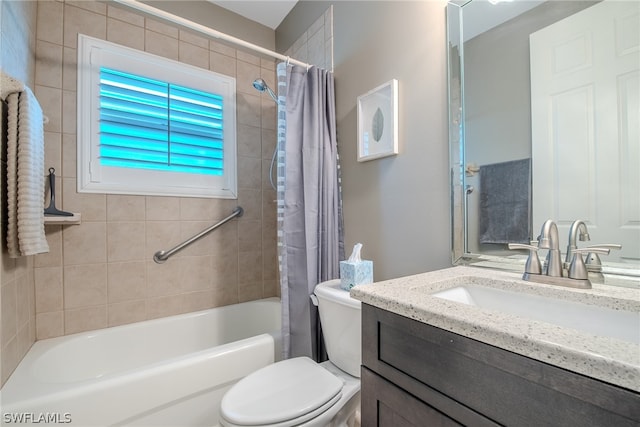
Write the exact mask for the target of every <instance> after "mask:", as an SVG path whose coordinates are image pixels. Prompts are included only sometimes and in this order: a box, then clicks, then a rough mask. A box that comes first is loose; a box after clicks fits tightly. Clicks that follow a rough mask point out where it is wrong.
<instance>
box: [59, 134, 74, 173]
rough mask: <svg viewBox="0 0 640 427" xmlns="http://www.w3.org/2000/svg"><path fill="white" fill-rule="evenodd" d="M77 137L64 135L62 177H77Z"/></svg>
mask: <svg viewBox="0 0 640 427" xmlns="http://www.w3.org/2000/svg"><path fill="white" fill-rule="evenodd" d="M76 153H77V147H76V136H75V134H74V135H69V134H62V171H61V172H62V176H64V177H65V178H75V176H76Z"/></svg>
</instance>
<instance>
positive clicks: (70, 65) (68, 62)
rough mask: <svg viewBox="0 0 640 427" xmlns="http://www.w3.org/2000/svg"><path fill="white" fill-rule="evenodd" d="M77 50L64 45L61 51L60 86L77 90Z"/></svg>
mask: <svg viewBox="0 0 640 427" xmlns="http://www.w3.org/2000/svg"><path fill="white" fill-rule="evenodd" d="M77 75H78V51H77V50H76V49H72V48H70V47H65V48H64V49H63V51H62V88H63V89H65V90H77Z"/></svg>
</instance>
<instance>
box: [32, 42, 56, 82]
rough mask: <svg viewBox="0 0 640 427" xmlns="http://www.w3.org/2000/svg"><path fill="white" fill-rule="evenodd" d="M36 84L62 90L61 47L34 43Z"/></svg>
mask: <svg viewBox="0 0 640 427" xmlns="http://www.w3.org/2000/svg"><path fill="white" fill-rule="evenodd" d="M36 58H37V59H36V84H37V85H42V86H49V87H53V88H57V89H62V46H61V45H57V44H54V43H49V42H46V41H43V40H38V41H37V42H36Z"/></svg>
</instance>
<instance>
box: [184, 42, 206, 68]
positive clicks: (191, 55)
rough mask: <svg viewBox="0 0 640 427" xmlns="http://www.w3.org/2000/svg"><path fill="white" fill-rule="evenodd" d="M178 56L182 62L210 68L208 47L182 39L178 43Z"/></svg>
mask: <svg viewBox="0 0 640 427" xmlns="http://www.w3.org/2000/svg"><path fill="white" fill-rule="evenodd" d="M178 58H179V60H180V62H184V63H185V64H191V65H193V66H195V67H200V68H204V69H209V51H208V50H207V49H206V48H202V47H199V46H196V45H193V44H191V43H187V42H183V41H180V42H179V44H178Z"/></svg>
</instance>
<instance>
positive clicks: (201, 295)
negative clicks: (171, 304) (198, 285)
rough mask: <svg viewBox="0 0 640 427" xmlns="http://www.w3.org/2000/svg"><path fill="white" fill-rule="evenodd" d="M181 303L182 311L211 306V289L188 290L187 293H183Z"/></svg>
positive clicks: (187, 311) (205, 308)
mask: <svg viewBox="0 0 640 427" xmlns="http://www.w3.org/2000/svg"><path fill="white" fill-rule="evenodd" d="M182 304H183V305H182V311H183V312H184V313H189V312H192V311H200V310H207V309H210V308H213V306H214V305H213V291H200V292H190V293H188V294H184V300H183V302H182Z"/></svg>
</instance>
